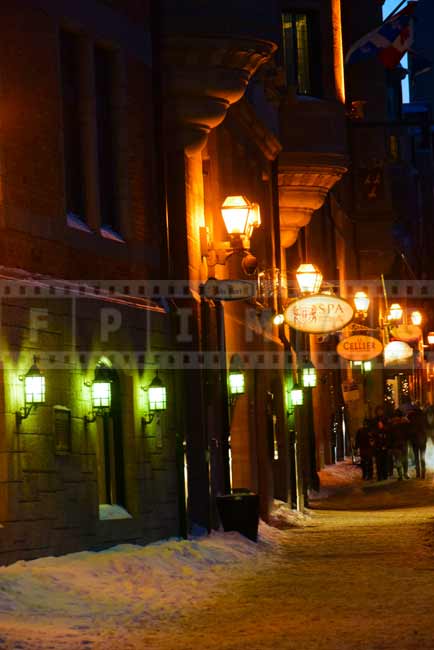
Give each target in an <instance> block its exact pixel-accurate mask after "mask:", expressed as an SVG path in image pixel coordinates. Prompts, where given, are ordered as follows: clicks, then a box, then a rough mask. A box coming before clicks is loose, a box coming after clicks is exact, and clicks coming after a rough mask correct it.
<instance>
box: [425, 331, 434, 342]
mask: <svg viewBox="0 0 434 650" xmlns="http://www.w3.org/2000/svg"><path fill="white" fill-rule="evenodd" d="M426 338H427V341H428V345H434V332H428V334H427V337H426Z"/></svg>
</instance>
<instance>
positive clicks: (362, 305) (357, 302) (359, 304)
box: [354, 291, 370, 314]
mask: <svg viewBox="0 0 434 650" xmlns="http://www.w3.org/2000/svg"><path fill="white" fill-rule="evenodd" d="M369 303H370V300H369V298H368V295H367V294H366V292H365V291H357V292H356V293H355V294H354V306H355V308H356V311H358V312H359V313H362V314H366V313H367V311H368V309H369Z"/></svg>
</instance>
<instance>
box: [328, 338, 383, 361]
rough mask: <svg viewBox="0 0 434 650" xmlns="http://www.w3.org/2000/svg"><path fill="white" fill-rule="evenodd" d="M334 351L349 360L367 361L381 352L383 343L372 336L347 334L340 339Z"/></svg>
mask: <svg viewBox="0 0 434 650" xmlns="http://www.w3.org/2000/svg"><path fill="white" fill-rule="evenodd" d="M336 352H337V353H338V354H339V356H341V357H343V358H344V359H348V360H349V361H369V360H370V359H375V357H378V356H379V355H380V354H381V353H382V352H383V344H382V343H381V341H379V340H378V339H375V338H374V337H373V336H349V337H348V338H346V339H343V340H342V341H340V343H339V344H338V346H337V348H336Z"/></svg>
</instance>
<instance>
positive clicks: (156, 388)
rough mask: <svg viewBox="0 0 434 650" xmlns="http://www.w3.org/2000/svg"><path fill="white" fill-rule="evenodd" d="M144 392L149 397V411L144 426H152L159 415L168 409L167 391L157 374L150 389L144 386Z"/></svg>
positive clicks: (143, 418)
mask: <svg viewBox="0 0 434 650" xmlns="http://www.w3.org/2000/svg"><path fill="white" fill-rule="evenodd" d="M142 390H144V391H145V393H147V395H148V407H147V408H148V410H147V412H146V413H145V415H144V416H143V417H142V421H143V423H144V424H151V422H152V421H153V419H154V417H155V415H156V414H157V413H160V412H161V411H165V410H166V409H167V389H166V386H165V385H164V384H163V382H162V381H161V379H160V377H159V376H158V372H157V373H156V375H155V377H154V379H153V380H152V381H151V383H150V384H149V386H148V388H145V387H144V386H142Z"/></svg>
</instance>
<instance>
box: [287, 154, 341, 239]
mask: <svg viewBox="0 0 434 650" xmlns="http://www.w3.org/2000/svg"><path fill="white" fill-rule="evenodd" d="M347 165H348V160H347V158H346V157H345V156H343V155H340V154H333V153H312V152H288V151H285V152H283V153H282V154H281V155H280V156H279V170H278V188H279V212H280V232H281V242H282V246H283V247H284V248H288V247H289V246H292V245H293V244H294V243H295V241H296V240H297V237H298V232H299V230H300V228H302V227H303V226H306V225H307V224H308V223H309V222H310V220H311V218H312V214H313V213H314V212H315V210H319V209H320V208H321V207H322V206H323V204H324V201H325V199H326V196H327V194H328V192H329V191H330V190H331V188H332V187H333V186H334V185H335V184H336V183H337V182H338V181H339V180H340V179H341V178H342V176H343V175H344V174H345V172H346V171H347V169H348V167H347Z"/></svg>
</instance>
